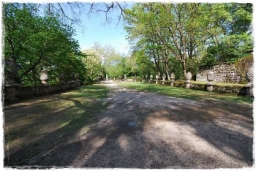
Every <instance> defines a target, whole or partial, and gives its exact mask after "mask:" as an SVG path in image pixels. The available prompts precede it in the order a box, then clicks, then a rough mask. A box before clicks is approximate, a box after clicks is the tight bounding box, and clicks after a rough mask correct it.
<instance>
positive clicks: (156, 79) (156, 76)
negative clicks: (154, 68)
mask: <svg viewBox="0 0 256 171" xmlns="http://www.w3.org/2000/svg"><path fill="white" fill-rule="evenodd" d="M157 83H158V75H156V84H157Z"/></svg>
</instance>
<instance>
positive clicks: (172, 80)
mask: <svg viewBox="0 0 256 171" xmlns="http://www.w3.org/2000/svg"><path fill="white" fill-rule="evenodd" d="M174 80H175V74H174V73H171V86H173V85H174Z"/></svg>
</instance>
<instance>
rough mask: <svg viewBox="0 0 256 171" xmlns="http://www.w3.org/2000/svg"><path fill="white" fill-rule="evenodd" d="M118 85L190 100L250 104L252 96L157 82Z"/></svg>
mask: <svg viewBox="0 0 256 171" xmlns="http://www.w3.org/2000/svg"><path fill="white" fill-rule="evenodd" d="M118 84H119V85H120V86H123V87H126V88H131V89H136V90H140V91H149V92H157V93H159V94H163V95H168V96H172V97H178V98H187V99H192V100H202V99H206V100H207V99H216V100H226V101H235V102H239V103H245V104H252V102H253V98H252V97H244V96H237V95H233V94H224V93H216V92H207V91H201V90H192V89H185V88H178V87H172V86H162V85H157V84H146V83H140V82H126V83H118Z"/></svg>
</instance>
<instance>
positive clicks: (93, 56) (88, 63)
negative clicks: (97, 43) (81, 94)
mask: <svg viewBox="0 0 256 171" xmlns="http://www.w3.org/2000/svg"><path fill="white" fill-rule="evenodd" d="M83 53H84V54H85V55H86V57H85V58H84V59H83V63H84V65H85V68H86V71H87V72H86V76H85V77H86V80H87V81H88V82H92V81H94V80H97V79H99V78H101V79H102V78H103V67H102V59H101V57H100V56H99V55H98V54H97V52H96V51H95V50H94V49H86V50H84V51H83Z"/></svg>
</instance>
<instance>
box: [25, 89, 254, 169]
mask: <svg viewBox="0 0 256 171" xmlns="http://www.w3.org/2000/svg"><path fill="white" fill-rule="evenodd" d="M106 86H108V87H110V88H111V89H112V90H111V95H110V97H109V98H107V99H104V100H105V101H106V102H107V103H108V104H109V105H108V107H107V109H106V110H105V111H103V112H101V113H100V114H99V115H98V116H97V118H96V122H93V123H92V124H90V126H89V129H90V131H89V132H87V133H84V134H75V135H74V136H73V138H72V139H71V140H70V141H69V142H67V143H66V144H62V145H61V146H59V147H58V148H55V149H52V150H51V151H49V153H47V154H44V156H43V157H40V158H39V157H35V158H33V159H31V160H30V161H29V165H38V166H55V167H57V166H61V167H79V168H83V167H97V168H113V167H114V168H208V169H210V168H241V167H251V166H252V164H253V154H252V151H253V150H252V147H253V118H252V107H251V106H246V105H241V104H238V103H231V102H225V103H223V102H218V101H211V102H209V101H207V102H206V101H205V102H204V101H193V100H188V99H179V98H173V97H167V96H162V95H158V94H156V93H147V92H138V91H135V90H128V89H125V88H120V87H118V86H117V85H115V84H108V85H106Z"/></svg>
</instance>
